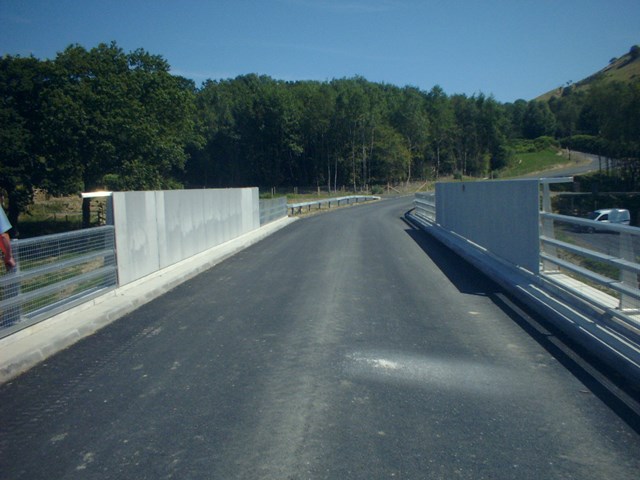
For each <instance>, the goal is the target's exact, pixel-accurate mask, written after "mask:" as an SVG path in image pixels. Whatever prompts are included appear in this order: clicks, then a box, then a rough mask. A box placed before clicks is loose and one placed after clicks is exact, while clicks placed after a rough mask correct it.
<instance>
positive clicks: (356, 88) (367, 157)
mask: <svg viewBox="0 0 640 480" xmlns="http://www.w3.org/2000/svg"><path fill="white" fill-rule="evenodd" d="M0 95H1V104H0V190H1V191H3V192H5V193H6V194H7V196H8V199H9V216H10V219H11V220H12V221H13V222H15V221H17V216H18V214H19V212H20V211H21V210H23V209H24V208H25V206H26V205H28V204H29V202H30V201H31V199H32V195H33V192H34V189H44V190H46V191H47V192H49V193H52V194H77V193H79V192H81V191H92V190H95V189H100V188H104V189H109V190H134V189H136V190H142V189H170V188H202V187H234V186H248V185H251V186H261V187H268V188H271V187H283V186H301V187H311V186H313V187H316V186H323V187H326V188H327V189H329V190H332V189H337V188H338V187H342V186H346V187H348V188H350V189H353V190H354V191H355V190H365V189H367V188H369V187H370V186H371V185H375V184H386V183H395V182H406V181H409V180H417V179H436V178H439V177H441V176H443V175H471V176H479V177H487V176H493V177H495V176H499V174H500V170H501V169H502V168H504V167H506V166H507V165H508V164H509V162H510V161H511V159H512V158H513V153H514V149H516V148H518V145H522V140H534V139H536V138H538V137H550V138H555V139H556V140H557V141H558V142H561V143H562V145H564V146H571V147H572V148H576V149H581V150H583V151H589V152H591V153H598V154H602V155H607V156H613V157H615V158H621V159H626V163H624V165H625V166H627V169H626V171H628V172H630V174H631V175H633V176H634V178H635V176H637V175H636V173H635V172H636V170H639V169H638V168H637V167H638V157H639V156H640V81H637V80H636V81H635V82H626V83H622V82H600V83H598V82H597V81H596V82H595V83H594V84H593V85H592V86H591V87H590V88H589V89H587V90H584V89H583V90H580V91H573V90H572V89H571V88H566V89H565V91H563V94H562V95H561V96H559V97H554V98H552V99H550V100H549V101H525V100H517V101H515V102H513V103H500V102H497V101H496V100H495V99H494V98H493V97H492V96H486V95H484V94H477V95H473V96H466V95H462V94H454V95H447V94H446V93H445V92H444V90H443V89H442V88H441V87H439V86H434V87H433V88H431V89H430V90H428V91H423V90H420V89H418V88H415V87H411V86H405V87H398V86H394V85H389V84H381V83H373V82H369V81H367V80H366V79H364V78H362V77H353V78H343V79H334V80H331V81H326V82H317V81H295V82H285V81H281V80H276V79H273V78H270V77H268V76H263V75H257V74H250V75H242V76H238V77H236V78H233V79H224V80H209V81H207V82H205V83H204V84H202V85H201V86H200V87H196V85H195V84H194V82H192V81H191V80H188V79H185V78H182V77H179V76H175V75H172V74H171V68H170V65H169V64H168V63H167V61H166V60H164V59H163V58H162V57H161V56H158V55H153V54H150V53H148V52H146V51H145V50H143V49H138V50H135V51H133V52H129V53H127V52H124V51H123V50H122V49H121V48H120V47H119V46H118V45H117V44H116V43H115V42H113V43H111V44H100V45H98V46H97V47H95V48H92V49H90V50H87V49H86V48H84V47H82V46H80V45H71V46H69V47H68V48H67V49H65V50H64V51H63V52H60V53H59V54H58V55H57V56H56V57H55V58H54V59H53V60H39V59H36V58H33V57H28V58H23V57H19V56H4V57H2V58H1V59H0ZM532 144H533V142H532Z"/></svg>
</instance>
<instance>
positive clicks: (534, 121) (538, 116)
mask: <svg viewBox="0 0 640 480" xmlns="http://www.w3.org/2000/svg"><path fill="white" fill-rule="evenodd" d="M522 128H523V132H522V133H523V134H524V136H525V138H529V139H534V138H538V137H542V136H547V135H554V133H555V129H556V120H555V117H554V116H553V113H552V112H551V110H550V109H549V104H548V103H546V102H538V101H536V100H532V101H531V102H529V103H528V105H527V110H526V112H525V114H524V118H523V126H522Z"/></svg>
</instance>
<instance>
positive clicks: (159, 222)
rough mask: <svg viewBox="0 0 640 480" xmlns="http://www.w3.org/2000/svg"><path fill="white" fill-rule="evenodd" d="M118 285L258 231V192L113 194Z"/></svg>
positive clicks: (225, 190)
mask: <svg viewBox="0 0 640 480" xmlns="http://www.w3.org/2000/svg"><path fill="white" fill-rule="evenodd" d="M114 216H115V226H116V245H117V248H118V273H119V283H120V285H125V284H127V283H130V282H132V281H134V280H137V279H139V278H141V277H143V276H145V275H148V274H150V273H153V272H155V271H157V270H159V269H162V268H165V267H168V266H170V265H173V264H175V263H178V262H180V261H182V260H184V259H186V258H189V257H192V256H193V255H196V254H198V253H200V252H203V251H205V250H207V249H209V248H212V247H215V246H217V245H220V244H222V243H224V242H228V241H230V240H233V239H234V238H237V237H239V236H240V235H243V234H245V233H248V232H251V231H253V230H256V229H257V228H259V227H260V209H259V200H258V189H257V188H242V189H239V188H236V189H224V190H211V189H210V190H167V191H156V192H117V193H115V194H114Z"/></svg>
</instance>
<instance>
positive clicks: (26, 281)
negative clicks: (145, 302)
mask: <svg viewBox="0 0 640 480" xmlns="http://www.w3.org/2000/svg"><path fill="white" fill-rule="evenodd" d="M11 246H12V249H13V252H14V255H15V258H16V260H17V267H16V269H15V270H14V271H12V272H10V273H7V274H6V275H3V276H0V315H1V316H0V337H4V336H6V335H9V334H11V333H13V332H14V331H17V330H20V329H22V328H24V327H27V326H29V325H32V324H34V323H36V322H39V321H41V320H44V319H46V318H49V317H51V316H53V315H55V314H56V313H59V312H60V311H62V310H66V309H68V308H71V307H72V306H74V305H76V304H78V303H81V302H84V301H87V300H88V299H90V298H93V297H95V296H96V295H99V294H102V293H104V292H105V291H107V290H109V289H112V288H115V287H116V284H117V268H116V252H115V229H114V227H113V226H110V225H109V226H102V227H96V228H89V229H84V230H78V231H73V232H66V233H60V234H55V235H44V236H41V237H35V238H30V239H26V240H18V241H13V242H12V243H11Z"/></svg>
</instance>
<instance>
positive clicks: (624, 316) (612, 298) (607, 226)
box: [413, 178, 640, 335]
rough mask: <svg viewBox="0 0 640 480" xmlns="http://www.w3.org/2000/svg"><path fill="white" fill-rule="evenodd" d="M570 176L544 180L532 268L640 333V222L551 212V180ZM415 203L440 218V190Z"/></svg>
mask: <svg viewBox="0 0 640 480" xmlns="http://www.w3.org/2000/svg"><path fill="white" fill-rule="evenodd" d="M566 181H567V179H564V178H562V179H544V180H542V181H541V185H542V187H543V192H542V193H543V194H542V198H541V207H542V210H541V212H540V219H539V221H540V230H539V231H540V270H539V271H538V272H533V273H535V274H538V275H539V276H540V277H541V278H544V279H545V280H548V281H551V282H553V283H555V284H556V285H560V286H561V287H562V288H564V289H565V290H568V291H570V292H571V293H572V294H574V295H575V296H577V297H578V298H582V299H583V300H586V301H588V302H589V303H591V304H592V305H595V306H597V307H599V308H602V309H604V310H607V311H608V312H609V313H610V314H611V315H612V316H614V317H615V318H617V319H619V320H622V321H623V322H624V324H625V325H627V326H628V327H631V328H632V329H633V330H634V331H636V332H637V333H638V334H639V335H640V288H639V285H640V284H639V281H638V278H639V277H638V276H639V275H640V228H636V227H630V226H626V225H618V224H611V223H603V222H596V221H593V220H588V219H585V218H578V217H571V216H566V215H558V214H554V213H550V210H551V202H550V195H549V183H556V182H557V183H561V182H566ZM414 205H415V209H414V212H413V214H414V215H416V216H418V217H420V218H423V219H425V220H427V221H429V222H430V223H436V215H435V212H436V196H435V193H418V194H416V195H415V199H414ZM493 253H495V254H497V255H499V254H500V253H499V252H493Z"/></svg>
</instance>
